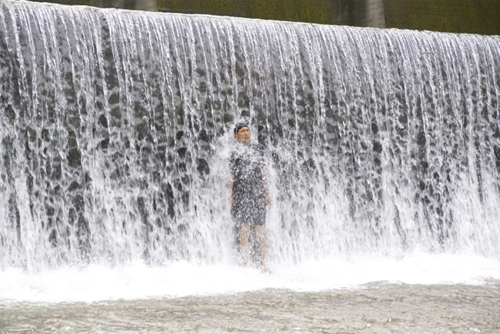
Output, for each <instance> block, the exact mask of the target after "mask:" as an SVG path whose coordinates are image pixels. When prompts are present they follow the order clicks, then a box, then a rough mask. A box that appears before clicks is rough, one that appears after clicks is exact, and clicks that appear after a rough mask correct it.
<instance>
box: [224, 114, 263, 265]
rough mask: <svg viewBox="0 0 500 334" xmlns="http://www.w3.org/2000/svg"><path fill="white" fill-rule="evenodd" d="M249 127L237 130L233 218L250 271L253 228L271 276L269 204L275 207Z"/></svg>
mask: <svg viewBox="0 0 500 334" xmlns="http://www.w3.org/2000/svg"><path fill="white" fill-rule="evenodd" d="M251 137H252V134H251V131H250V128H249V127H248V125H247V124H245V123H238V124H236V126H235V128H234V138H235V139H236V140H237V141H238V147H237V149H236V150H235V151H234V152H232V154H231V157H230V167H231V179H230V182H229V190H230V193H231V197H230V202H231V215H232V216H233V219H234V220H235V221H236V223H237V224H239V227H240V248H241V252H242V254H243V259H244V261H245V264H246V266H247V267H253V263H252V260H251V257H250V242H249V237H250V231H251V229H252V227H253V229H254V231H255V235H256V237H257V243H258V245H259V250H260V255H261V259H262V267H263V269H264V270H265V271H267V272H269V271H270V270H269V265H268V263H267V237H266V227H265V223H266V204H267V205H268V206H269V207H270V206H271V197H270V196H269V187H268V184H267V175H266V171H265V170H264V157H263V153H262V147H261V146H260V145H252V144H250V142H251Z"/></svg>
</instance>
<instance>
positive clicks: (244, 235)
mask: <svg viewBox="0 0 500 334" xmlns="http://www.w3.org/2000/svg"><path fill="white" fill-rule="evenodd" d="M250 228H251V224H250V223H245V224H241V226H240V248H241V252H242V253H243V259H244V260H245V265H246V266H247V267H253V263H252V260H251V259H250V241H249V238H250Z"/></svg>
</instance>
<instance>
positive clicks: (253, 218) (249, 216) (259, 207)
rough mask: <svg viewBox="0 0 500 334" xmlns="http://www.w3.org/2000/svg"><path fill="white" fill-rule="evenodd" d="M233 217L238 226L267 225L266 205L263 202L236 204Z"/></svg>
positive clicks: (232, 210) (232, 213) (232, 208)
mask: <svg viewBox="0 0 500 334" xmlns="http://www.w3.org/2000/svg"><path fill="white" fill-rule="evenodd" d="M231 215H232V216H233V219H234V220H235V222H236V223H238V224H240V225H241V224H247V223H249V224H252V226H256V225H264V224H265V223H266V205H265V203H262V201H242V202H235V203H233V206H232V207H231Z"/></svg>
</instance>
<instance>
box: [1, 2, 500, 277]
mask: <svg viewBox="0 0 500 334" xmlns="http://www.w3.org/2000/svg"><path fill="white" fill-rule="evenodd" d="M0 7H1V10H0V53H1V56H0V68H1V72H0V75H1V77H0V78H1V88H0V92H1V99H0V108H1V110H2V111H3V112H2V116H1V128H0V137H1V141H2V145H1V146H0V151H1V152H0V153H1V154H0V189H1V192H0V202H1V203H0V245H1V250H2V254H1V262H0V267H1V268H7V267H24V268H28V269H30V270H36V269H38V268H46V267H50V268H52V267H54V268H57V267H60V266H63V265H68V264H69V265H75V264H80V263H89V262H90V263H96V264H110V265H116V264H121V263H128V262H130V261H134V260H138V259H143V260H146V261H147V262H148V263H152V264H164V263H168V262H171V261H175V260H187V261H191V262H201V263H219V264H220V263H234V261H235V255H234V253H235V250H234V237H233V234H232V222H231V219H230V216H229V210H228V206H227V196H228V193H227V190H226V180H227V176H228V165H227V157H228V154H229V153H228V152H229V151H230V150H231V147H232V138H231V128H232V125H233V124H234V123H235V122H236V121H238V120H240V119H243V118H245V119H247V120H248V121H249V122H250V124H251V127H252V130H253V133H254V137H255V138H254V139H255V140H258V141H259V142H260V143H261V144H263V145H264V146H265V147H266V149H267V155H268V156H267V159H268V169H269V176H270V182H271V188H272V189H271V192H272V197H273V202H274V205H273V208H272V210H271V212H270V213H269V219H268V224H267V228H268V233H269V239H270V247H271V248H270V258H271V261H274V262H275V263H287V262H301V261H304V260H307V259H320V260H321V259H324V258H331V257H335V256H336V257H345V256H350V255H352V254H368V253H381V254H385V255H388V256H401V255H404V254H406V253H407V252H411V251H414V250H419V251H423V252H466V253H469V252H470V253H474V254H480V255H484V256H492V257H497V258H498V256H499V255H500V226H499V224H498V217H499V214H500V197H499V181H498V180H499V171H500V132H499V123H500V122H499V115H498V110H499V109H500V108H499V96H500V78H499V73H500V57H499V55H500V43H499V42H500V40H499V38H498V37H496V36H474V35H453V34H439V33H430V32H415V31H401V30H377V29H360V28H348V27H335V26H321V25H311V24H300V23H286V22H273V21H259V20H247V19H237V18H215V17H209V16H187V15H176V14H159V13H141V12H129V11H118V10H98V9H93V8H88V7H65V6H58V5H48V4H35V3H27V2H10V1H5V2H2V3H1V4H0Z"/></svg>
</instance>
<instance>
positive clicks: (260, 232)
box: [255, 225, 271, 272]
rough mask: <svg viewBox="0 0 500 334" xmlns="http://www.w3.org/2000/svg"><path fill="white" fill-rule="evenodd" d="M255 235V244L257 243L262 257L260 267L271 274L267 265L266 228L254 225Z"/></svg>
mask: <svg viewBox="0 0 500 334" xmlns="http://www.w3.org/2000/svg"><path fill="white" fill-rule="evenodd" d="M255 234H256V235H257V242H258V243H259V248H260V255H261V256H262V267H263V268H264V270H265V271H267V272H271V269H269V264H268V263H267V236H266V226H265V225H256V226H255Z"/></svg>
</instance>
